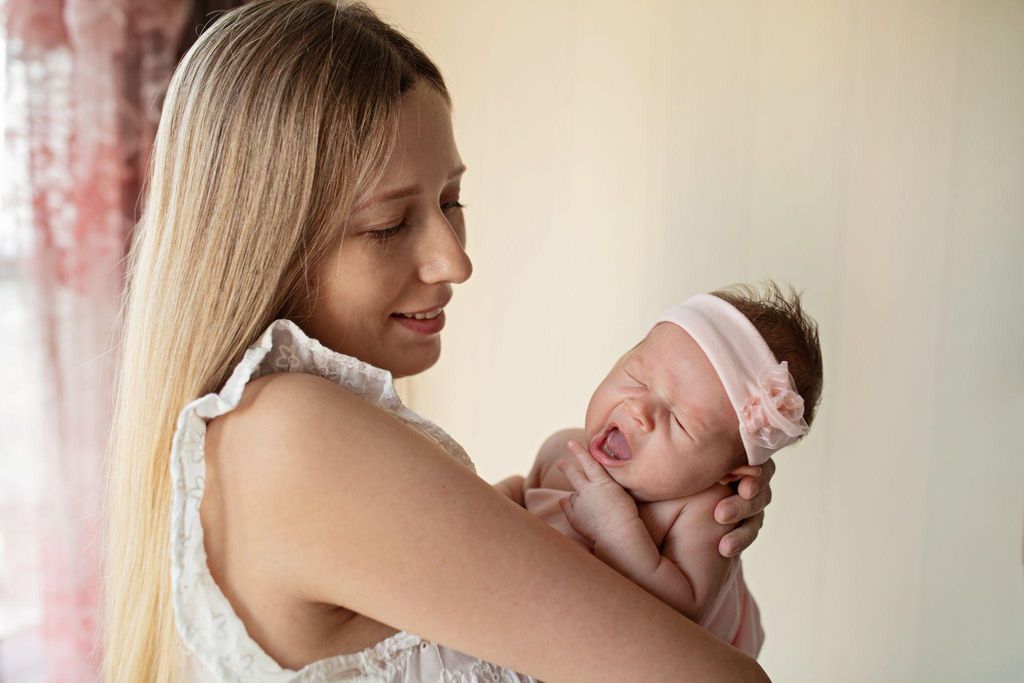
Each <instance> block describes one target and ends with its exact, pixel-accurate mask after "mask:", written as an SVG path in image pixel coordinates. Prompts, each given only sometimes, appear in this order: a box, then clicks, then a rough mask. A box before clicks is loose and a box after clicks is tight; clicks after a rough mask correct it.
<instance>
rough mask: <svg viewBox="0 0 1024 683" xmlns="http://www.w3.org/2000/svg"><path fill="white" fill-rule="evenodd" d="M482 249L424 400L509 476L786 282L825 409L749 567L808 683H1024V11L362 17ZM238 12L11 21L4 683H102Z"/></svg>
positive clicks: (585, 3) (33, 11)
mask: <svg viewBox="0 0 1024 683" xmlns="http://www.w3.org/2000/svg"><path fill="white" fill-rule="evenodd" d="M367 2H368V4H370V6H371V7H373V8H374V9H375V10H377V11H379V12H381V13H382V14H383V15H384V16H385V18H387V19H390V20H391V21H392V22H394V23H395V24H397V25H398V26H399V28H401V29H403V30H404V31H406V32H407V33H408V34H409V35H410V36H411V37H412V38H413V39H414V40H416V41H417V42H419V43H420V44H421V45H422V46H423V47H424V48H425V49H426V51H427V52H428V53H429V54H430V55H431V56H432V57H433V58H434V59H435V60H436V61H437V62H438V63H439V64H440V66H441V68H442V70H443V72H444V75H445V77H446V79H447V80H448V82H449V85H450V87H451V90H452V93H453V97H454V101H455V111H454V117H455V132H456V137H457V141H458V144H459V146H460V150H461V154H462V157H463V159H464V161H465V162H466V163H467V165H468V166H469V169H470V170H469V172H468V173H467V174H466V176H465V178H464V180H463V195H462V199H463V202H464V203H466V204H467V205H468V207H469V208H468V209H467V211H466V216H467V221H468V229H469V242H468V249H469V252H470V255H471V256H472V258H473V261H474V264H475V274H474V276H473V278H472V279H471V280H469V282H467V283H466V284H464V285H462V286H460V287H458V288H456V292H457V296H456V297H455V299H454V300H453V302H452V304H451V305H450V306H449V308H448V319H449V324H448V327H447V329H446V330H445V332H444V349H445V352H444V354H443V355H442V359H441V361H440V362H439V363H438V364H437V366H436V367H434V368H433V369H431V370H430V371H429V372H427V373H425V374H424V375H421V376H418V377H414V378H411V379H409V380H402V381H400V382H399V384H400V391H401V392H402V394H403V396H405V397H406V398H407V400H408V402H409V403H410V404H411V406H412V407H413V408H414V409H415V410H417V411H419V412H421V413H422V414H424V415H426V416H428V417H430V418H432V419H434V420H435V421H436V422H438V423H439V424H440V425H442V426H443V427H444V428H445V429H446V430H447V431H449V432H450V433H451V434H452V435H453V436H455V437H456V438H457V439H459V440H460V441H461V442H462V443H463V444H464V445H465V446H466V449H467V450H468V451H469V453H470V454H471V455H472V457H473V459H474V460H475V462H476V464H477V469H478V471H479V473H480V474H481V475H482V476H483V477H484V478H486V479H487V480H488V481H491V482H494V481H497V480H499V479H501V478H504V477H506V476H508V475H510V474H514V473H518V474H525V473H526V471H527V470H528V468H529V466H530V464H531V462H532V459H533V456H534V454H535V452H536V450H537V447H538V446H539V445H540V443H541V442H542V440H543V439H544V438H545V437H547V436H548V435H549V434H550V433H552V432H553V431H555V430H557V429H560V428H563V427H567V426H579V425H581V424H582V421H583V415H584V410H585V408H586V405H587V401H588V399H589V396H590V394H591V392H592V391H593V389H594V388H595V387H596V385H597V384H598V382H599V381H600V380H601V379H602V378H603V376H604V374H605V373H606V372H607V370H608V369H609V367H610V366H611V365H612V364H613V363H614V361H615V360H616V359H617V358H618V357H619V355H621V354H622V353H623V352H624V351H625V350H626V349H627V348H628V347H630V346H632V345H633V344H634V343H635V342H636V341H637V340H638V339H639V338H640V336H641V335H642V334H643V333H644V332H645V330H646V328H647V326H648V323H649V322H650V320H651V319H652V317H653V316H654V315H655V314H657V313H658V312H659V311H660V310H661V309H662V308H664V307H665V306H666V305H668V304H671V303H676V302H679V301H680V300H682V299H683V298H685V297H687V296H689V295H691V294H693V293H695V292H701V291H708V290H711V289H714V288H717V287H720V286H723V285H727V284H730V283H733V282H756V281H758V280H760V279H761V278H764V277H772V278H774V279H776V280H777V281H779V282H782V283H791V284H793V285H795V286H797V287H798V288H799V289H801V290H803V291H804V292H805V297H804V301H805V304H806V306H807V308H808V310H809V311H810V312H811V313H812V314H813V315H814V316H815V317H816V318H817V320H818V321H819V323H820V325H821V337H822V344H823V347H824V352H825V360H826V363H825V374H826V379H825V394H824V400H823V403H822V407H821V412H820V413H819V415H818V418H817V420H816V422H815V427H814V429H813V431H812V433H811V434H810V436H809V437H808V438H807V439H806V440H805V441H804V442H803V443H801V444H800V445H799V446H797V447H795V448H793V449H790V450H788V451H784V452H783V453H780V454H779V456H778V458H777V462H778V465H779V471H778V473H777V475H776V477H775V479H774V480H773V482H772V489H773V492H774V494H775V500H774V501H773V502H772V503H771V505H770V506H769V508H768V513H767V522H766V526H765V527H764V529H763V530H762V532H761V536H760V538H759V539H758V541H757V542H756V543H755V544H754V545H753V546H752V547H751V548H750V549H749V550H748V551H746V553H745V555H744V559H745V564H746V571H745V574H746V577H747V581H748V583H749V585H750V586H751V589H752V591H753V592H754V594H755V596H756V598H757V600H758V601H759V603H760V605H761V608H762V613H763V617H764V624H765V628H766V631H767V640H766V643H765V648H764V650H763V652H762V656H761V662H762V664H763V665H764V667H765V669H766V670H767V672H768V673H769V675H771V676H772V678H773V679H775V680H778V681H960V680H971V681H974V680H979V681H1019V680H1024V647H1022V646H1024V571H1022V554H1024V547H1022V545H1024V544H1022V540H1024V539H1022V537H1024V519H1022V518H1024V486H1022V483H1024V481H1022V480H1024V462H1022V455H1024V449H1022V448H1021V446H1020V445H1019V444H1018V443H1017V441H1016V437H1017V435H1018V433H1019V432H1021V431H1022V427H1024V362H1022V361H1021V359H1020V358H1019V357H1018V354H1019V353H1020V352H1021V351H1022V350H1024V303H1022V295H1024V275H1022V274H1021V267H1020V265H1019V264H1021V263H1024V1H1022V0H1001V1H997V0H960V1H959V2H956V1H951V0H918V1H917V2H908V1H906V0H902V1H891V2H883V1H881V0H860V1H855V0H814V1H811V0H805V1H803V2H797V1H795V0H776V1H775V2H756V1H754V0H746V1H743V2H740V1H736V0H730V1H726V0H722V1H715V2H710V1H707V2H697V1H689V2H684V1H673V2H670V1H668V0H661V1H658V2H655V1H653V0H637V1H636V2H632V3H628V4H627V3H621V2H618V3H613V2H608V1H603V0H544V1H541V0H522V1H520V2H517V3H500V2H497V1H496V0H431V2H420V1H416V0H367ZM239 4H243V0H130V1H125V0H45V1H44V0H0V15H2V18H3V23H2V27H3V32H2V33H0V90H3V94H4V106H3V107H2V108H0V127H2V128H3V130H4V151H3V157H2V162H0V189H2V193H0V200H2V206H0V353H2V356H3V358H4V360H5V362H3V363H0V681H2V682H4V683H6V682H7V681H19V682H32V681H44V680H45V681H49V680H54V681H56V680H59V681H69V682H72V681H74V682H77V681H90V680H94V679H95V666H96V662H97V657H98V652H97V650H96V646H97V641H96V625H97V621H96V614H95V603H96V597H97V590H96V589H97V585H98V580H99V577H98V573H97V572H98V568H97V564H96V560H97V552H96V551H97V546H96V543H95V533H96V519H97V517H96V515H97V511H98V505H99V488H98V487H99V465H100V460H101V455H102V449H103V446H104V444H105V440H106V435H107V432H108V428H109V425H108V424H107V421H108V419H109V415H108V408H109V396H108V393H107V392H108V391H109V388H110V381H111V376H110V370H111V366H112V360H113V355H114V353H115V352H116V347H114V348H112V347H113V346H114V344H115V342H114V341H113V340H112V339H111V334H112V323H113V319H114V315H115V314H116V312H117V304H118V297H119V295H120V287H121V282H122V274H123V273H122V266H123V262H122V257H123V254H124V250H125V249H126V248H127V239H126V238H127V235H128V232H129V229H130V227H131V225H132V224H133V223H134V221H135V220H136V218H137V212H138V210H139V209H140V204H139V196H138V194H139V190H140V186H141V181H142V177H143V173H144V170H145V168H146V165H147V163H148V158H149V157H148V155H149V151H150V147H151V143H152V135H153V132H154V130H155V127H156V123H157V121H158V117H159V112H160V107H161V104H162V92H163V89H164V87H165V85H166V79H167V78H168V77H169V75H170V72H171V70H172V69H173V68H174V66H175V64H176V62H177V60H178V59H179V58H180V56H181V54H183V53H184V51H185V50H186V49H187V48H188V46H189V45H191V42H192V41H193V40H194V39H195V37H196V36H197V35H198V33H199V32H200V31H201V30H202V28H203V26H204V25H206V24H207V23H208V22H209V21H210V20H212V18H213V17H214V16H215V15H214V14H211V12H216V11H217V10H225V9H229V8H231V7H233V6H237V5H239Z"/></svg>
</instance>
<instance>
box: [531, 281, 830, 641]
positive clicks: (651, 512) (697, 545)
mask: <svg viewBox="0 0 1024 683" xmlns="http://www.w3.org/2000/svg"><path fill="white" fill-rule="evenodd" d="M791 372H792V373H793V374H791ZM794 375H795V376H796V378H797V379H796V380H794ZM821 385H822V369H821V350H820V347H819V344H818V337H817V327H816V325H815V324H814V323H813V321H811V320H809V319H808V318H807V317H806V316H805V315H804V314H803V312H802V310H801V309H800V302H799V296H795V295H794V297H793V298H792V300H787V299H786V298H785V297H784V296H782V294H781V293H780V292H779V290H778V288H777V287H776V286H775V285H774V284H773V285H772V286H771V287H770V289H769V291H768V293H767V294H764V295H759V294H757V293H756V292H754V291H753V290H751V289H750V288H743V287H741V288H739V289H738V290H736V289H731V290H721V291H719V292H715V293H714V294H699V295H697V296H694V297H692V298H690V299H688V300H687V301H686V302H684V303H683V304H681V305H678V306H673V307H671V308H669V309H667V310H666V311H664V312H663V313H662V315H661V316H659V317H658V319H657V320H655V322H654V324H653V325H652V327H651V329H650V330H649V331H648V334H647V336H646V337H645V338H644V339H643V340H642V341H640V342H639V343H638V344H637V345H636V346H634V347H633V348H632V349H630V350H629V351H627V352H626V354H625V355H624V356H622V357H621V358H620V359H619V360H618V362H616V364H615V365H614V367H612V369H611V371H610V372H609V373H608V376H607V377H605V379H604V380H603V381H602V382H601V384H600V386H598V388H597V390H596V391H595V392H594V394H593V396H592V397H591V399H590V404H589V406H588V407H587V414H586V426H585V428H584V429H582V430H580V429H575V430H563V431H561V432H558V433H556V434H554V435H553V436H552V437H550V438H549V439H548V440H547V441H546V442H545V444H544V445H543V446H542V447H541V450H540V452H539V453H538V455H537V459H536V462H535V463H534V466H533V469H532V470H531V472H530V474H529V475H528V476H527V479H526V482H525V485H524V491H523V494H524V495H523V502H524V507H525V508H526V509H527V510H529V511H531V512H532V513H534V514H535V515H537V516H539V517H540V518H542V519H544V520H545V521H547V522H548V523H549V524H551V525H552V526H553V527H555V528H556V529H558V530H559V531H560V532H562V533H563V534H565V535H566V536H568V537H569V538H571V539H573V540H575V541H576V542H578V543H580V545H582V546H583V547H585V548H586V549H587V550H588V551H590V552H593V553H594V554H595V555H596V556H597V557H598V558H600V559H601V560H602V561H604V562H605V563H607V564H609V565H611V566H612V567H614V568H615V569H616V570H618V571H619V572H621V573H622V574H624V575H625V576H627V577H629V578H630V579H631V580H632V581H634V582H635V583H637V584H638V585H640V586H641V587H643V588H644V589H646V590H647V591H648V592H650V593H652V594H653V595H655V596H657V597H659V598H660V599H661V600H663V601H664V602H666V603H668V604H669V605H671V606H673V607H674V608H676V609H677V610H679V611H680V612H682V613H683V614H684V615H686V616H687V617H689V618H690V619H692V620H693V621H695V622H697V623H699V624H701V625H702V626H704V627H705V628H707V629H708V630H709V631H711V632H712V633H714V634H715V635H717V636H719V637H720V638H722V639H723V640H725V641H726V642H729V643H731V644H732V645H734V646H736V647H738V648H740V649H742V650H744V651H745V652H747V653H748V654H751V655H752V656H756V655H757V651H758V650H759V649H760V643H761V640H762V639H763V634H762V633H761V632H760V629H759V620H758V619H757V606H756V604H755V603H754V602H753V599H752V598H751V597H750V596H749V595H748V594H747V592H746V589H745V586H744V584H743V580H742V574H741V572H740V568H739V561H738V559H737V558H724V557H722V556H721V555H720V554H719V552H718V542H719V540H720V539H721V537H722V536H723V535H725V533H727V532H728V531H729V530H731V528H732V525H720V524H718V523H717V522H716V521H715V520H714V517H713V510H714V508H715V505H716V504H717V503H718V501H720V500H721V499H723V498H725V497H728V496H730V495H733V494H734V491H733V490H732V489H731V488H730V487H729V486H727V484H729V483H731V482H733V481H736V480H738V479H739V478H741V477H742V476H744V475H746V474H757V470H756V467H757V466H759V465H761V464H763V463H764V462H766V461H767V460H768V459H769V458H770V457H771V456H772V454H773V453H774V452H775V451H777V450H779V449H781V448H784V447H785V446H787V445H789V444H791V443H793V442H795V441H797V440H799V439H800V438H802V437H803V435H804V434H805V433H806V432H807V430H808V428H809V425H810V422H811V421H812V419H813V413H814V410H815V407H816V404H817V402H818V400H819V397H820V394H821ZM567 440H569V441H568V445H567V443H566V442H567ZM580 444H583V447H581V446H580ZM567 446H568V448H569V450H570V451H571V452H572V453H573V454H574V455H575V459H576V461H578V466H577V464H576V463H574V462H572V461H568V460H560V459H558V458H559V456H562V455H564V454H565V449H566V447H567ZM573 491H575V492H573ZM567 492H572V493H571V495H566V494H567ZM716 598H718V599H717V600H716Z"/></svg>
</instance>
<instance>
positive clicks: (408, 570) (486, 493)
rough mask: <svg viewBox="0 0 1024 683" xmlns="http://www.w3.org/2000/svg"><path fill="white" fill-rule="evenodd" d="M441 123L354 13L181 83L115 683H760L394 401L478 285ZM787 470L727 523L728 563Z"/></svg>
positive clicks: (385, 36)
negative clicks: (466, 284)
mask: <svg viewBox="0 0 1024 683" xmlns="http://www.w3.org/2000/svg"><path fill="white" fill-rule="evenodd" d="M450 108H451V102H450V99H449V95H448V92H447V90H446V88H445V84H444V81H443V79H442V77H441V75H440V74H439V73H438V71H437V69H436V67H435V66H434V64H433V63H432V62H431V61H430V60H429V59H428V58H427V57H426V56H425V55H424V54H423V53H422V52H421V51H420V50H419V49H417V48H416V47H415V46H414V45H413V44H412V43H410V42H409V41H408V39H406V38H405V37H404V36H402V35H401V34H400V33H398V32H396V31H395V30H394V29H392V28H391V27H389V26H388V25H386V24H385V23H383V22H381V21H380V20H379V19H378V18H377V17H376V16H375V15H374V14H373V13H372V12H371V11H370V10H369V9H367V8H366V7H364V6H362V5H360V4H351V5H339V4H336V3H335V2H333V1H332V0H265V1H259V2H254V3H251V4H249V5H246V6H243V7H241V8H239V9H236V10H233V11H231V12H228V13H227V14H225V15H223V16H222V17H221V18H220V19H218V20H217V21H216V22H215V23H214V24H213V25H212V26H211V27H210V28H209V29H208V30H207V31H206V32H205V33H204V34H203V35H202V36H201V37H200V39H199V40H198V41H197V43H196V44H195V45H194V46H193V47H192V49H191V50H190V51H189V53H188V54H187V55H186V56H185V58H184V59H183V60H182V62H181V64H180V65H179V66H178V68H177V70H176V72H175V74H174V76H173V78H172V81H171V84H170V86H169V88H168V93H167V96H166V101H165V104H164V109H163V114H162V120H161V122H160V128H159V131H158V134H157V140H156V145H155V149H154V153H153V156H152V168H151V176H150V179H149V182H148V187H147V193H148V195H147V202H146V207H145V214H144V216H143V218H142V220H141V221H140V224H139V226H138V230H137V233H136V234H135V236H134V240H133V244H132V247H131V251H130V254H129V277H128V289H127V298H126V303H125V311H124V323H123V325H124V329H123V342H122V356H121V368H120V374H119V384H118V393H117V403H116V415H115V424H114V430H113V434H112V445H111V456H110V459H109V461H108V472H107V477H108V482H109V484H108V500H109V503H108V508H107V509H108V523H107V533H106V538H105V542H106V554H105V558H106V559H105V568H104V577H105V584H104V589H103V600H104V644H105V647H104V676H105V679H106V680H114V681H132V682H134V681H143V680H145V681H170V680H183V679H193V678H203V677H205V678H210V679H213V680H267V681H286V680H349V679H355V678H359V677H363V678H362V680H387V681H409V682H412V681H417V680H440V679H442V678H443V679H444V680H452V679H455V678H458V677H460V676H461V678H458V680H531V677H535V678H538V679H543V680H546V681H576V680H586V681H623V680H637V681H662V680H673V681H678V680H691V679H692V680H729V681H734V680H763V678H764V675H763V672H761V670H760V669H759V667H758V666H757V664H756V663H755V662H754V661H753V660H751V659H750V658H748V657H747V656H745V655H743V654H742V653H740V652H739V651H737V650H734V649H732V648H730V647H729V646H728V645H726V644H724V643H723V642H721V641H720V640H718V639H716V638H714V637H713V636H711V635H709V634H708V633H707V632H705V631H704V630H702V629H700V628H699V627H697V626H696V625H695V624H693V623H692V622H690V621H689V620H687V619H686V618H684V617H683V616H682V615H681V614H679V613H678V612H676V611H675V610H674V609H672V608H671V607H669V606H668V605H666V604H664V603H662V602H661V601H659V600H658V599H656V598H655V597H653V596H652V595H650V594H649V593H647V592H646V591H644V590H643V589H641V588H639V587H638V586H637V585H635V584H633V583H632V582H630V581H629V580H628V579H626V578H625V577H624V576H622V575H620V574H618V573H617V572H615V571H614V570H612V569H611V568H610V567H608V566H606V565H604V564H603V563H601V562H600V561H599V560H598V559H596V558H595V557H593V556H592V555H589V554H587V553H585V552H582V551H581V549H579V548H577V547H575V546H574V545H573V544H572V543H571V542H570V541H569V540H568V539H566V538H564V537H563V536H561V535H560V534H559V533H558V532H557V531H555V530H554V529H552V528H550V527H548V525H546V524H545V523H544V522H543V521H541V520H539V519H537V518H535V517H533V516H532V515H531V514H530V513H528V512H527V511H526V510H524V509H523V508H522V507H521V506H519V505H517V504H516V503H515V502H514V500H510V498H509V497H507V496H506V495H503V494H502V493H500V492H499V491H497V490H495V488H494V487H492V486H490V485H488V484H487V483H486V482H485V481H483V480H481V479H480V478H479V477H477V476H476V474H475V470H474V469H473V467H472V462H471V461H470V460H469V458H468V456H466V454H465V453H464V452H463V451H462V450H461V448H459V447H458V445H457V444H455V443H454V441H452V440H451V439H450V437H448V436H447V434H445V433H444V432H443V431H442V430H441V429H440V428H439V427H437V426H435V425H433V424H431V423H429V422H427V421H426V420H424V419H423V418H420V417H419V416H417V415H416V414H415V413H412V412H411V411H409V410H408V409H407V408H405V407H404V406H402V405H401V402H400V401H399V400H398V398H397V395H395V394H394V390H393V387H392V385H391V378H393V377H403V376H408V375H413V374H416V373H419V372H422V371H424V370H426V369H427V368H429V367H431V366H432V365H433V364H434V363H435V362H436V361H437V359H438V356H439V354H440V349H441V347H440V337H439V331H440V328H441V327H442V326H443V320H444V313H443V310H442V312H441V313H440V315H437V312H438V310H439V309H443V308H444V306H445V305H446V304H447V302H448V301H449V300H450V299H451V296H452V286H453V284H455V283H460V282H463V281H465V280H466V279H467V278H468V277H470V274H471V272H472V265H471V263H470V260H469V257H468V256H467V254H466V252H465V250H464V249H465V242H466V228H465V220H464V217H463V215H462V211H461V206H460V204H459V199H460V197H459V185H460V178H461V175H462V173H463V172H464V171H465V167H464V165H463V163H462V159H461V158H460V155H459V153H458V150H457V148H456V145H455V141H454V138H453V135H452V126H451V109H450ZM510 286H514V283H510ZM417 317H418V318H420V319H419V320H417V319H416V318H417ZM773 471H774V465H771V464H769V466H767V467H765V468H764V470H763V471H762V474H761V475H760V476H759V477H756V478H754V477H751V478H748V479H745V480H744V481H743V482H742V483H741V485H740V491H741V492H742V493H743V495H737V496H733V497H732V498H729V499H726V500H724V501H722V504H721V507H720V508H719V511H718V512H719V513H721V514H720V517H719V518H720V521H723V522H734V521H738V520H745V521H743V522H742V524H740V525H739V526H738V527H737V528H736V529H735V530H734V531H732V532H731V533H730V534H729V535H728V536H726V537H725V538H724V539H723V540H722V546H721V547H722V548H723V550H724V549H725V548H726V546H727V545H732V544H735V546H736V548H737V550H738V549H742V548H744V547H746V546H748V545H749V544H750V543H751V542H752V541H753V539H754V537H755V536H756V534H757V530H758V528H759V527H760V525H761V522H762V519H763V512H762V510H763V508H764V506H765V505H766V504H767V502H768V500H769V498H770V491H769V489H768V481H769V479H770V478H771V475H772V473H773ZM517 483H521V478H518V479H517V478H513V479H512V480H506V482H504V483H503V488H504V490H506V491H510V492H511V491H514V489H515V487H514V485H515V484H517ZM755 492H756V493H757V495H754V494H755ZM512 497H513V498H514V494H512ZM727 508H731V511H730V510H727ZM727 511H728V512H729V514H728V515H727V514H725V513H726V512H727ZM729 516H731V519H725V517H729ZM200 517H201V523H200ZM708 523H709V524H715V523H716V522H715V520H713V519H710V518H709V519H708ZM526 605H529V610H526V609H523V607H524V606H526ZM399 629H401V630H399Z"/></svg>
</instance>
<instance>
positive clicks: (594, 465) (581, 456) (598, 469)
mask: <svg viewBox="0 0 1024 683" xmlns="http://www.w3.org/2000/svg"><path fill="white" fill-rule="evenodd" d="M566 445H567V446H568V447H569V450H571V451H572V452H573V453H575V454H576V459H577V460H579V461H580V465H582V466H583V471H584V472H585V473H586V475H587V478H588V479H590V481H603V480H605V479H611V477H610V476H609V475H608V472H607V471H606V470H605V469H604V466H603V465H602V464H601V463H599V462H598V461H596V460H594V456H592V455H591V454H590V451H588V450H587V449H586V448H584V447H583V446H581V445H579V444H578V443H577V442H576V441H573V440H572V439H570V440H569V443H568V444H566Z"/></svg>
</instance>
